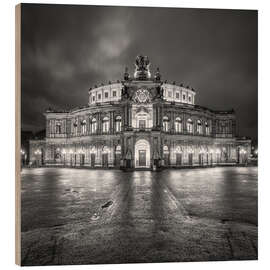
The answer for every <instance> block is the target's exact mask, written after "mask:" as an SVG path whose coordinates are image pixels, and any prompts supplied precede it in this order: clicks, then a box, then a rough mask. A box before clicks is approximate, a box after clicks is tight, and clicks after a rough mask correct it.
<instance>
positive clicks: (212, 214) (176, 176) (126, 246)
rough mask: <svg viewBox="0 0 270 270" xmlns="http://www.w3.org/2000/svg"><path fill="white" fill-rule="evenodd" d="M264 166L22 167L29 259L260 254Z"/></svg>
mask: <svg viewBox="0 0 270 270" xmlns="http://www.w3.org/2000/svg"><path fill="white" fill-rule="evenodd" d="M257 178H258V173H257V167H239V168H238V167H227V168H207V169H185V170H165V171H163V172H150V171H136V172H128V173H127V172H121V171H116V170H115V171H114V170H84V169H64V168H38V169H23V171H22V265H57V264H92V263H127V262H171V261H206V260H244V259H257V242H258V237H257V184H258V182H257Z"/></svg>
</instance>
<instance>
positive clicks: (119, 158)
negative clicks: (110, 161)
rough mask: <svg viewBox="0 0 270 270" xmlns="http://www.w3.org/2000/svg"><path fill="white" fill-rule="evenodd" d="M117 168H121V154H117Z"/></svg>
mask: <svg viewBox="0 0 270 270" xmlns="http://www.w3.org/2000/svg"><path fill="white" fill-rule="evenodd" d="M114 160H115V167H120V160H121V154H115V159H114Z"/></svg>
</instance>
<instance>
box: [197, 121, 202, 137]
mask: <svg viewBox="0 0 270 270" xmlns="http://www.w3.org/2000/svg"><path fill="white" fill-rule="evenodd" d="M197 132H198V133H199V134H202V122H201V120H198V121H197Z"/></svg>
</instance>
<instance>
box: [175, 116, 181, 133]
mask: <svg viewBox="0 0 270 270" xmlns="http://www.w3.org/2000/svg"><path fill="white" fill-rule="evenodd" d="M174 125H175V127H174V128H175V132H177V133H180V132H181V131H182V120H181V118H180V117H177V118H176V119H175V123H174Z"/></svg>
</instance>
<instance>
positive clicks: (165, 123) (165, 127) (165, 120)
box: [163, 116, 169, 132]
mask: <svg viewBox="0 0 270 270" xmlns="http://www.w3.org/2000/svg"><path fill="white" fill-rule="evenodd" d="M163 131H165V132H168V131H169V118H168V117H167V116H164V117H163Z"/></svg>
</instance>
